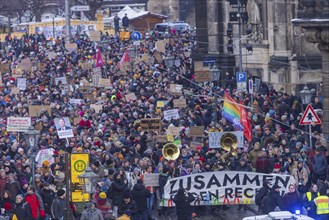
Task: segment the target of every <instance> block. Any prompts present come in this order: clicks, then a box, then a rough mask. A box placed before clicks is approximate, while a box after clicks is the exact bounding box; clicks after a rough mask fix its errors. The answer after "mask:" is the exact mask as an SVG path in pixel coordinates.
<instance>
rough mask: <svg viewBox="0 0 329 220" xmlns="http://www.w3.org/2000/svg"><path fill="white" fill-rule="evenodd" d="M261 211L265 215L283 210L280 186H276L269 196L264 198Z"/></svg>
mask: <svg viewBox="0 0 329 220" xmlns="http://www.w3.org/2000/svg"><path fill="white" fill-rule="evenodd" d="M261 210H262V212H263V213H264V214H268V213H270V212H273V211H280V210H283V200H282V197H281V195H280V186H278V185H277V184H275V185H274V186H273V187H272V189H271V190H270V192H269V193H268V195H266V196H264V197H263V199H262V204H261Z"/></svg>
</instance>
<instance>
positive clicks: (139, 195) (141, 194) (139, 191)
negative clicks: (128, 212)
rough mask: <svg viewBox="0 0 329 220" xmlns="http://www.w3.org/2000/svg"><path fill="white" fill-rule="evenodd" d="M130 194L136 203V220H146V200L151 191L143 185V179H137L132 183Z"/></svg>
mask: <svg viewBox="0 0 329 220" xmlns="http://www.w3.org/2000/svg"><path fill="white" fill-rule="evenodd" d="M131 196H132V198H133V199H134V200H135V202H136V204H137V213H136V219H137V220H147V219H148V213H147V210H148V207H147V201H148V198H149V197H150V196H151V193H150V192H149V191H148V190H147V189H146V188H145V186H144V185H143V180H141V179H139V180H137V183H136V184H135V185H134V188H133V189H132V190H131Z"/></svg>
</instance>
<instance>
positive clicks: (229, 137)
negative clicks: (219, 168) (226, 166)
mask: <svg viewBox="0 0 329 220" xmlns="http://www.w3.org/2000/svg"><path fill="white" fill-rule="evenodd" d="M219 144H220V145H221V146H222V149H223V150H225V151H227V152H226V153H225V154H223V155H222V156H221V157H220V158H221V160H222V161H225V160H226V158H227V157H230V156H233V157H237V156H238V154H237V152H236V149H237V148H238V138H237V137H236V135H235V134H232V133H225V134H223V135H222V137H221V138H220V140H219Z"/></svg>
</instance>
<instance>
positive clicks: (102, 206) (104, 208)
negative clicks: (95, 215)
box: [96, 198, 111, 217]
mask: <svg viewBox="0 0 329 220" xmlns="http://www.w3.org/2000/svg"><path fill="white" fill-rule="evenodd" d="M96 208H97V209H99V211H101V213H102V215H103V217H104V216H105V215H106V214H107V213H108V211H109V210H110V209H111V205H110V203H109V202H108V201H107V199H101V198H98V199H97V203H96Z"/></svg>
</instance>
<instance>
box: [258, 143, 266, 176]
mask: <svg viewBox="0 0 329 220" xmlns="http://www.w3.org/2000/svg"><path fill="white" fill-rule="evenodd" d="M268 163H269V158H268V156H267V153H266V150H265V149H264V148H263V149H262V151H261V152H260V153H259V156H258V157H257V160H256V172H257V173H269V170H268V169H269V168H268Z"/></svg>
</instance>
